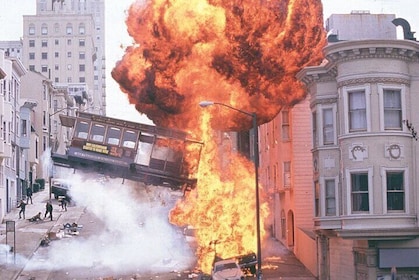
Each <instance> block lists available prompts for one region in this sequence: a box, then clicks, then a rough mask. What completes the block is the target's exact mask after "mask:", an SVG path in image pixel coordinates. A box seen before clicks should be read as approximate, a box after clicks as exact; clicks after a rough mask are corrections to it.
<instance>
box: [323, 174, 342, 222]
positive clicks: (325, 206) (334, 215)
mask: <svg viewBox="0 0 419 280" xmlns="http://www.w3.org/2000/svg"><path fill="white" fill-rule="evenodd" d="M322 182H323V186H324V187H323V190H324V199H323V200H322V201H324V207H322V208H323V209H324V216H326V217H336V216H338V215H339V200H338V199H337V197H338V196H337V192H338V188H337V178H323V180H322ZM328 182H333V185H332V189H333V197H332V196H328V184H327V183H328ZM330 199H333V200H334V203H335V205H334V207H333V209H334V213H333V214H329V213H328V209H329V208H330V209H332V208H331V207H329V203H328V201H329V200H330Z"/></svg>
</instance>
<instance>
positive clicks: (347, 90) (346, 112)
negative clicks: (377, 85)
mask: <svg viewBox="0 0 419 280" xmlns="http://www.w3.org/2000/svg"><path fill="white" fill-rule="evenodd" d="M342 90H343V102H344V116H345V117H344V119H345V133H347V134H349V133H358V132H362V133H365V132H370V131H371V108H370V104H371V99H370V93H371V90H370V87H369V86H356V87H343V89H342ZM359 91H363V92H364V95H365V121H366V125H365V129H364V128H362V129H352V128H351V121H350V110H349V95H350V93H354V92H359Z"/></svg>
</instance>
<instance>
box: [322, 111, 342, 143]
mask: <svg viewBox="0 0 419 280" xmlns="http://www.w3.org/2000/svg"><path fill="white" fill-rule="evenodd" d="M329 110H330V111H331V114H332V116H331V117H332V123H331V124H330V125H328V126H327V125H326V124H325V112H326V111H329ZM320 112H321V113H320V123H321V135H320V137H319V138H320V143H321V145H322V146H330V145H336V144H337V140H336V138H337V133H336V129H337V123H336V122H337V120H336V112H337V109H336V105H335V104H333V105H325V106H320ZM327 127H329V128H331V129H332V132H331V133H332V139H331V140H328V141H326V128H327ZM318 131H320V130H319V129H318Z"/></svg>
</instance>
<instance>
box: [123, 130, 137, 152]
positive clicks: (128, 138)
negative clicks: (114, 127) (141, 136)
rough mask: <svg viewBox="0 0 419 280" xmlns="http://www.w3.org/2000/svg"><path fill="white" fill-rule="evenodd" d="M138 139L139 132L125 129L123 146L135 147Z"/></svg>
mask: <svg viewBox="0 0 419 280" xmlns="http://www.w3.org/2000/svg"><path fill="white" fill-rule="evenodd" d="M137 139H138V132H137V131H132V130H124V134H123V136H122V146H123V147H125V148H131V149H134V148H135V144H136V143H137Z"/></svg>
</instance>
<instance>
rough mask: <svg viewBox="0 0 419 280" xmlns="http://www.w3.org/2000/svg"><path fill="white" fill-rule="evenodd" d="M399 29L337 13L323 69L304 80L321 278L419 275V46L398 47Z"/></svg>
mask: <svg viewBox="0 0 419 280" xmlns="http://www.w3.org/2000/svg"><path fill="white" fill-rule="evenodd" d="M399 22H400V20H399ZM401 22H403V21H401ZM361 23H364V24H366V25H365V26H362V24H361ZM375 23H376V24H375ZM395 23H397V21H395V17H394V15H382V16H378V15H370V14H369V13H367V12H362V13H353V14H351V15H344V16H343V15H342V16H341V17H339V15H335V16H334V17H333V20H331V21H328V24H329V25H328V26H327V27H328V31H329V32H330V33H332V35H336V36H334V39H333V41H332V42H330V43H329V44H328V46H327V47H325V49H324V54H325V58H326V60H325V62H324V63H323V64H322V65H320V66H313V67H307V68H305V69H303V70H302V71H301V72H300V73H299V74H298V78H299V79H300V80H301V81H303V82H304V83H305V84H306V85H307V88H308V92H309V106H310V110H311V120H312V133H311V135H312V136H313V137H312V167H313V168H312V172H311V173H312V178H313V182H312V188H313V190H312V193H313V194H314V199H313V201H312V202H313V205H314V212H313V216H314V232H315V234H316V241H317V252H318V258H317V275H318V277H319V279H347V280H351V279H370V280H372V279H374V280H376V279H391V278H388V277H391V273H392V271H393V273H394V272H395V271H397V276H398V277H400V278H397V279H417V278H418V277H419V274H418V272H417V271H418V268H419V261H418V259H417V257H416V256H417V255H418V254H419V238H418V237H419V227H418V221H417V216H418V209H419V199H418V196H417V191H418V190H417V184H418V177H417V175H416V174H418V171H419V170H418V166H417V163H416V158H417V157H418V149H417V145H418V143H417V141H416V140H417V139H418V138H417V137H418V135H417V131H416V128H415V126H418V125H419V124H418V123H419V114H418V113H417V110H416V108H417V106H418V103H419V98H418V95H419V92H418V86H419V44H418V43H417V42H416V41H415V40H412V39H411V38H409V40H407V38H405V39H404V40H403V39H399V40H398V39H397V38H396V35H395V34H396V26H395ZM360 24H361V25H360ZM391 24H393V27H392V30H391V28H388V27H389V26H391ZM344 25H350V26H351V28H350V29H346V30H349V31H348V32H346V31H345V28H343V26H344ZM353 26H358V28H353ZM380 27H384V29H380ZM403 28H404V29H405V30H404V31H406V29H407V28H410V27H409V26H408V25H406V24H404V25H403ZM354 30H357V31H358V32H359V33H360V36H359V37H358V38H357V37H356V33H354ZM389 30H391V31H389ZM382 31H383V32H382ZM409 31H410V30H409ZM406 33H407V32H405V34H406ZM377 34H378V35H379V36H378V37H377ZM402 277H404V278H402Z"/></svg>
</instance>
